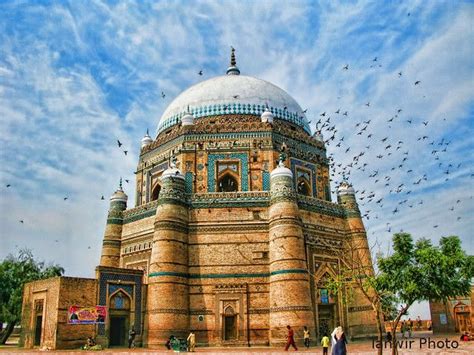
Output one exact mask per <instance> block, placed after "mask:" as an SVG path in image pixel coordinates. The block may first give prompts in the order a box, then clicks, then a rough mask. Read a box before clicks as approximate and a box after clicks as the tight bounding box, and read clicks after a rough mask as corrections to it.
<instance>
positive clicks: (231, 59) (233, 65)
mask: <svg viewBox="0 0 474 355" xmlns="http://www.w3.org/2000/svg"><path fill="white" fill-rule="evenodd" d="M236 64H237V62H236V60H235V48H234V47H232V46H230V66H231V67H235V65H236Z"/></svg>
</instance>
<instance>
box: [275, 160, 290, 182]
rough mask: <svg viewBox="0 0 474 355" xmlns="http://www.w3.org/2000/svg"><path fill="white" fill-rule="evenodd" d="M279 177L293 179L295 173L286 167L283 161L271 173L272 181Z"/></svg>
mask: <svg viewBox="0 0 474 355" xmlns="http://www.w3.org/2000/svg"><path fill="white" fill-rule="evenodd" d="M278 176H286V177H289V178H292V179H293V173H292V172H291V170H290V169H288V168H287V167H286V166H285V164H284V163H283V162H282V161H280V162H279V163H278V166H277V167H276V168H275V169H273V170H272V172H271V173H270V179H273V178H276V177H278Z"/></svg>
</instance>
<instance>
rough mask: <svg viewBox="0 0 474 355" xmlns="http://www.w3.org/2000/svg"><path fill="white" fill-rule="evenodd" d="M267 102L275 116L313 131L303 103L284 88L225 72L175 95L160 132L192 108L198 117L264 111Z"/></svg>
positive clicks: (257, 113) (192, 111)
mask: <svg viewBox="0 0 474 355" xmlns="http://www.w3.org/2000/svg"><path fill="white" fill-rule="evenodd" d="M267 106H268V108H269V109H270V111H271V112H272V113H273V115H274V116H275V118H280V119H282V120H286V121H290V122H292V123H295V124H297V125H299V126H301V127H302V128H304V129H305V131H306V132H308V134H311V129H310V127H309V123H308V121H307V119H306V116H305V114H304V112H303V110H302V109H301V107H300V105H298V103H297V102H296V101H295V100H294V99H293V98H292V97H291V96H290V95H288V93H286V92H285V91H284V90H282V89H280V88H279V87H278V86H276V85H273V84H271V83H269V82H267V81H265V80H261V79H257V78H253V77H250V76H245V75H223V76H218V77H215V78H212V79H209V80H206V81H203V82H200V83H198V84H196V85H193V86H191V87H190V88H189V89H187V90H186V91H184V92H183V93H181V94H180V95H179V96H178V97H177V98H175V99H174V100H173V102H171V104H170V105H169V106H168V107H167V109H166V110H165V112H164V113H163V115H162V116H161V119H160V123H159V125H158V129H157V135H158V134H159V133H160V132H162V131H163V130H165V129H167V128H168V127H171V126H174V125H175V124H177V123H179V122H180V120H181V117H183V116H184V114H185V113H186V112H187V111H188V108H189V112H190V113H191V114H192V115H193V116H194V118H199V117H205V116H213V115H225V114H255V115H260V114H262V113H263V112H264V111H265V108H266V107H267Z"/></svg>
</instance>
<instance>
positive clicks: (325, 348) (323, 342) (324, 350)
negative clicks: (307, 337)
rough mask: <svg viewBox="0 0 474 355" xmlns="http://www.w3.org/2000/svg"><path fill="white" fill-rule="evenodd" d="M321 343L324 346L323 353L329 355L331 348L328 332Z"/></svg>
mask: <svg viewBox="0 0 474 355" xmlns="http://www.w3.org/2000/svg"><path fill="white" fill-rule="evenodd" d="M321 345H322V346H323V355H327V354H328V348H329V337H328V335H327V334H324V336H323V338H322V339H321Z"/></svg>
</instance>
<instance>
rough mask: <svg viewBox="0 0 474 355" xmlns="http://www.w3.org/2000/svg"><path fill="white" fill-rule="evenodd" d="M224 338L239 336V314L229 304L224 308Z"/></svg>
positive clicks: (230, 338)
mask: <svg viewBox="0 0 474 355" xmlns="http://www.w3.org/2000/svg"><path fill="white" fill-rule="evenodd" d="M222 324H223V325H224V331H223V334H224V340H234V339H236V338H237V315H236V314H235V312H234V309H233V308H232V306H227V307H226V309H225V310H224V320H223V322H222Z"/></svg>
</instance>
